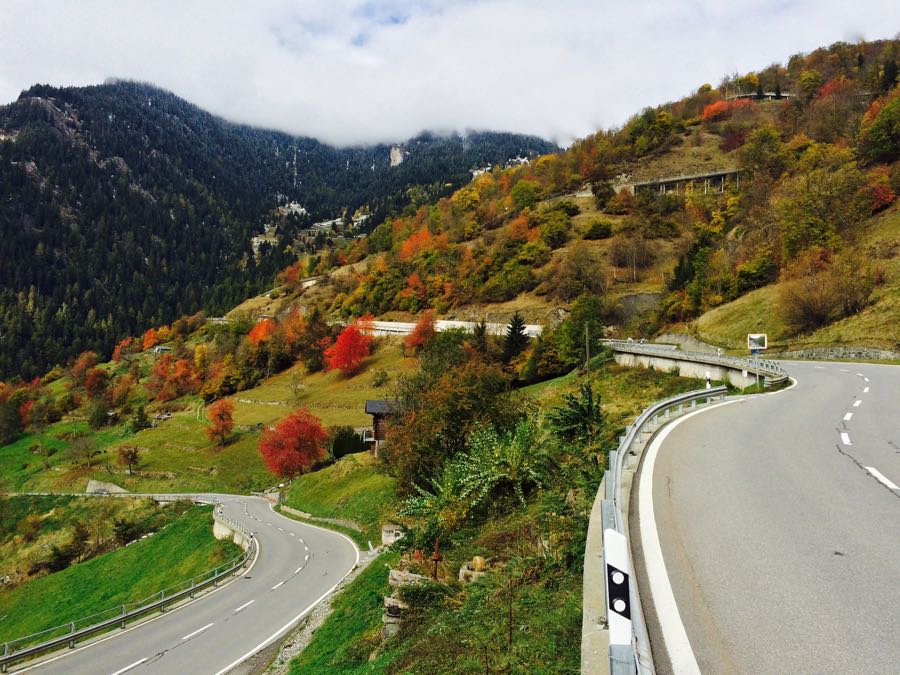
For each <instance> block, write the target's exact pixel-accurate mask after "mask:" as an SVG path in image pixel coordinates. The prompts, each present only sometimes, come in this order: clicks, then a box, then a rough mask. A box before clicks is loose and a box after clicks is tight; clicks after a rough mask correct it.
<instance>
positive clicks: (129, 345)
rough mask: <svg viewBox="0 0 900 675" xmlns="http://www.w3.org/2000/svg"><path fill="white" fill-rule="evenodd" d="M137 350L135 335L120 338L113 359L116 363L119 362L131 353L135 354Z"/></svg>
mask: <svg viewBox="0 0 900 675" xmlns="http://www.w3.org/2000/svg"><path fill="white" fill-rule="evenodd" d="M135 351H137V345H136V344H135V343H134V338H133V337H127V338H125V339H123V340H119V343H118V344H117V345H116V348H115V349H113V353H112V360H113V361H115V362H116V363H119V362H120V361H121V360H122V359H124V358H125V357H126V356H128V355H129V354H134V353H135Z"/></svg>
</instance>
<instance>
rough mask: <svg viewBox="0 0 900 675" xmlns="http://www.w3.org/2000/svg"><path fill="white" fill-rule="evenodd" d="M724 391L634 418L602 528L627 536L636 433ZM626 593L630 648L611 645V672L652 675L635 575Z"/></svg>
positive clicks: (705, 392)
mask: <svg viewBox="0 0 900 675" xmlns="http://www.w3.org/2000/svg"><path fill="white" fill-rule="evenodd" d="M669 351H671V350H669ZM727 391H728V388H727V387H725V386H720V387H713V388H710V389H699V390H695V391H690V392H687V393H685V394H679V395H678V396H673V397H671V398H667V399H665V400H663V401H659V402H658V403H654V404H653V405H652V406H650V407H649V408H647V409H645V410H644V411H643V412H642V413H641V414H640V415H639V416H638V418H637V419H636V420H635V421H634V424H632V425H631V426H629V427H627V428H626V433H625V436H622V437H621V439H620V443H619V447H618V449H617V450H616V451H615V452H612V453H610V457H609V468H608V470H607V478H608V477H609V476H612V480H607V481H606V494H605V495H604V497H605V499H604V500H603V501H602V503H601V520H602V523H603V529H604V530H607V529H612V530H615V531H616V532H618V533H619V534H621V535H622V536H623V537H627V532H626V529H625V511H624V504H623V495H622V473H623V471H624V467H625V459H626V457H627V456H628V454H629V453H630V452H631V450H632V447H633V446H634V443H635V441H636V440H637V439H638V437H639V435H640V434H641V433H642V432H645V431H651V429H647V428H645V427H648V425H650V424H654V423H657V424H658V423H660V422H662V421H663V420H668V418H669V417H670V413H671V411H672V410H673V409H676V410H677V411H678V412H681V411H682V410H683V409H684V406H686V405H689V406H690V407H695V406H696V405H697V402H698V401H704V400H705V401H706V402H712V401H713V400H715V399H718V398H724V397H725V394H726V393H727ZM661 417H662V419H661ZM627 549H628V556H629V558H631V559H633V556H631V544H630V542H628V546H627ZM607 553H608V549H607V547H606V546H605V545H604V549H603V558H604V560H603V562H604V567H605V569H606V570H607V571H608V570H609V569H610V563H609V561H608V559H607ZM627 567H628V568H630V567H631V565H630V560H629V561H628V565H627ZM629 596H630V603H629V604H630V607H629V615H630V620H631V627H632V635H631V645H630V647H631V648H630V650H629V649H628V646H627V645H621V644H612V643H611V644H610V652H609V663H610V673H612V674H613V675H619V674H623V675H624V674H625V673H628V674H629V675H633V674H634V673H641V675H647V674H652V673H654V672H655V671H654V667H653V658H652V655H651V652H650V638H649V635H648V633H647V626H646V624H645V623H644V614H643V610H642V608H641V599H640V594H639V593H638V587H637V581H636V579H635V576H634V574H630V576H629ZM611 608H612V602H611V600H610V598H609V596H607V603H606V613H607V624H609V623H610V611H614V610H612V609H611Z"/></svg>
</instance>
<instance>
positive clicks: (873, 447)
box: [631, 362, 900, 674]
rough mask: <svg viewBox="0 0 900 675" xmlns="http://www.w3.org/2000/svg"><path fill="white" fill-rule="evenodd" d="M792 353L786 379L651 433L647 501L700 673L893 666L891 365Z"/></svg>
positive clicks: (896, 631)
mask: <svg viewBox="0 0 900 675" xmlns="http://www.w3.org/2000/svg"><path fill="white" fill-rule="evenodd" d="M785 365H786V367H787V369H788V371H789V372H790V373H791V375H792V376H793V377H794V378H795V379H796V380H797V383H796V385H795V386H794V387H792V388H791V389H789V390H785V391H781V392H778V393H774V394H767V395H762V396H750V397H746V398H744V399H741V400H738V401H736V402H734V403H731V404H728V405H723V406H720V407H716V408H712V409H709V410H708V411H705V412H703V413H701V414H698V415H695V416H693V417H691V418H690V419H685V420H684V421H683V422H682V423H680V424H679V425H678V426H677V427H675V428H673V429H672V430H671V432H670V433H669V435H668V436H667V437H666V438H665V439H664V440H663V441H662V444H661V445H660V449H659V454H658V456H657V459H656V464H655V468H654V471H653V488H652V494H653V510H654V513H655V516H656V521H657V532H658V534H659V541H660V545H661V549H662V553H663V559H664V562H665V573H667V574H668V577H669V581H670V582H671V586H672V590H673V593H674V597H675V601H676V604H677V609H678V612H677V614H679V615H680V619H681V621H682V622H683V625H684V628H685V631H686V633H687V637H688V639H689V642H690V647H691V648H692V649H693V653H694V656H695V658H696V662H697V665H698V666H699V670H700V671H701V672H702V673H867V674H869V673H900V488H897V486H900V367H896V366H883V365H864V364H848V363H814V362H803V363H788V364H785ZM848 414H849V417H848ZM871 469H874V470H875V471H877V472H878V473H879V474H880V475H881V477H882V478H881V479H879V478H878V477H877V476H876V475H875V473H874V472H873V471H871ZM643 479H644V476H643V475H642V476H641V481H640V486H639V489H646V485H647V482H646V481H644V480H643ZM891 484H893V486H894V487H891ZM632 503H633V504H637V503H638V500H637V499H633V501H632ZM639 515H640V514H636V513H635V510H633V511H632V514H631V522H632V531H633V532H637V531H638V528H639V527H640V522H639V518H638V517H636V516H639ZM632 546H633V547H635V562H636V568H637V569H638V578H639V584H640V585H641V589H642V590H641V597H642V602H643V605H644V610H645V614H646V618H647V623H648V627H649V631H650V639H651V645H652V648H653V654H654V661H655V665H656V671H657V673H661V674H663V673H670V672H673V668H672V665H671V662H670V660H669V658H668V652H667V647H666V645H665V642H664V638H663V635H662V631H661V629H660V623H659V619H660V617H659V616H658V613H657V610H656V608H655V607H654V603H653V598H652V594H651V593H650V592H649V587H648V584H647V570H646V568H645V566H644V556H643V551H641V550H640V547H641V541H640V536H638V535H637V534H635V535H633V536H632ZM650 572H651V573H654V572H653V570H651V571H650ZM645 589H646V590H645Z"/></svg>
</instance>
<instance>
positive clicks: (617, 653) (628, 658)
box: [609, 645, 637, 675]
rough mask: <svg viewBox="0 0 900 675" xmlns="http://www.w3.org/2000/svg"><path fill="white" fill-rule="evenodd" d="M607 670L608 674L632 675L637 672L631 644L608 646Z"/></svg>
mask: <svg viewBox="0 0 900 675" xmlns="http://www.w3.org/2000/svg"><path fill="white" fill-rule="evenodd" d="M609 672H610V675H634V673H636V672H637V667H636V665H635V663H634V650H633V649H632V647H631V645H610V646H609Z"/></svg>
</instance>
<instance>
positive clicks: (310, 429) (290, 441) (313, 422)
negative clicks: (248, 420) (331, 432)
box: [259, 408, 328, 476]
mask: <svg viewBox="0 0 900 675" xmlns="http://www.w3.org/2000/svg"><path fill="white" fill-rule="evenodd" d="M327 437H328V434H327V433H326V432H325V430H324V429H323V428H322V422H321V421H319V418H318V417H316V416H315V415H313V414H312V413H310V412H309V411H308V410H305V409H303V408H301V409H300V410H297V411H295V412H294V413H292V414H291V416H290V417H288V418H287V419H286V420H284V421H283V422H281V423H280V424H279V425H278V426H277V427H275V429H268V430H266V431H264V432H263V435H262V437H261V438H260V439H259V453H260V454H261V455H262V458H263V460H264V461H265V463H266V466H267V467H269V471H271V472H272V473H274V474H277V475H279V476H296V475H298V474H301V473H303V472H304V471H306V470H307V469H309V468H310V467H311V466H313V464H315V463H316V462H317V461H319V460H320V459H322V458H323V457H324V456H325V439H326V438H327Z"/></svg>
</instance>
